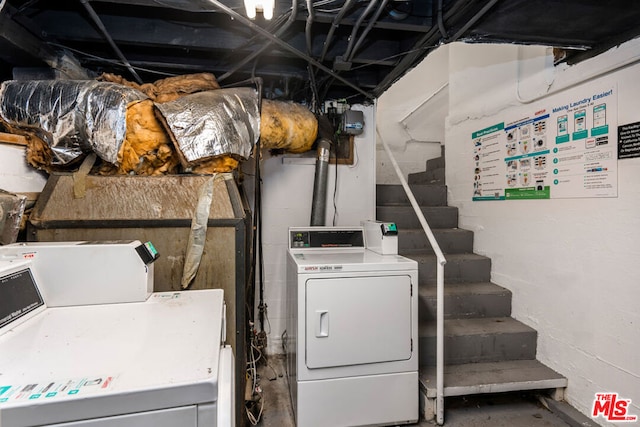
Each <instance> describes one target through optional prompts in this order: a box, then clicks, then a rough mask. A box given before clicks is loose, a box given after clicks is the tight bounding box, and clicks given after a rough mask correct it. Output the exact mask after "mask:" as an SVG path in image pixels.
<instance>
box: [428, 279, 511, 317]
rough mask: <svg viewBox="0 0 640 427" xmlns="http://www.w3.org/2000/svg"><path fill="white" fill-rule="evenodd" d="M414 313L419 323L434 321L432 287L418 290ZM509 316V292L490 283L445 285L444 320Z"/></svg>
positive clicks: (434, 308) (433, 294)
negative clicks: (417, 315) (416, 310)
mask: <svg viewBox="0 0 640 427" xmlns="http://www.w3.org/2000/svg"><path fill="white" fill-rule="evenodd" d="M418 293H419V296H420V298H419V300H418V304H419V307H418V313H419V316H420V321H427V320H433V321H435V319H436V287H435V286H421V287H420V289H419V291H418ZM510 315H511V291H509V290H508V289H505V288H503V287H502V286H498V285H496V284H494V283H490V282H483V283H462V284H446V285H445V288H444V318H445V319H468V318H475V317H505V316H510Z"/></svg>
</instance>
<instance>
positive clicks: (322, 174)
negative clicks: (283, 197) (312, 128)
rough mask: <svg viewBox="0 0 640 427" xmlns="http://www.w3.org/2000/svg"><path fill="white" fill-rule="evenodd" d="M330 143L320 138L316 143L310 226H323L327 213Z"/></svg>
mask: <svg viewBox="0 0 640 427" xmlns="http://www.w3.org/2000/svg"><path fill="white" fill-rule="evenodd" d="M330 154H331V141H330V140H328V139H326V138H321V139H320V140H319V141H318V157H317V159H316V174H315V178H314V180H313V200H312V202H311V225H325V218H326V211H327V177H328V176H329V158H330Z"/></svg>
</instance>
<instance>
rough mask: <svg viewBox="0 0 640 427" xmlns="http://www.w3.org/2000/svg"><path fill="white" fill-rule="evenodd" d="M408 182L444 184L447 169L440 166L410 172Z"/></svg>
mask: <svg viewBox="0 0 640 427" xmlns="http://www.w3.org/2000/svg"><path fill="white" fill-rule="evenodd" d="M407 182H408V183H409V184H444V183H445V169H444V168H438V169H432V170H427V171H424V172H416V173H410V174H409V176H408V179H407Z"/></svg>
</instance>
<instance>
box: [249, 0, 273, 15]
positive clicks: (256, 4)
mask: <svg viewBox="0 0 640 427" xmlns="http://www.w3.org/2000/svg"><path fill="white" fill-rule="evenodd" d="M274 6H275V0H244V7H245V9H246V10H247V18H249V19H256V12H257V11H262V15H263V16H264V19H266V20H270V19H271V18H273V8H274Z"/></svg>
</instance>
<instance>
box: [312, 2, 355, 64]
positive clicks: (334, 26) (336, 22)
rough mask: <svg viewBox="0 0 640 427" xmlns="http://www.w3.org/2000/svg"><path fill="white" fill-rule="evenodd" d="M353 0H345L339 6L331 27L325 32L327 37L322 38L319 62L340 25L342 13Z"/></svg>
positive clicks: (343, 13)
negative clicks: (340, 6)
mask: <svg viewBox="0 0 640 427" xmlns="http://www.w3.org/2000/svg"><path fill="white" fill-rule="evenodd" d="M354 2H355V0H347V1H346V2H344V4H343V5H342V8H340V12H338V14H337V15H336V17H335V18H334V19H333V22H332V23H331V28H330V29H329V33H327V38H326V39H324V44H323V46H322V54H321V55H320V62H322V61H324V58H325V56H327V51H328V50H329V45H330V44H331V39H333V33H334V32H335V31H336V29H337V28H338V26H340V21H342V18H344V15H345V14H346V13H347V12H348V11H349V9H351V6H353V3H354Z"/></svg>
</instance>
